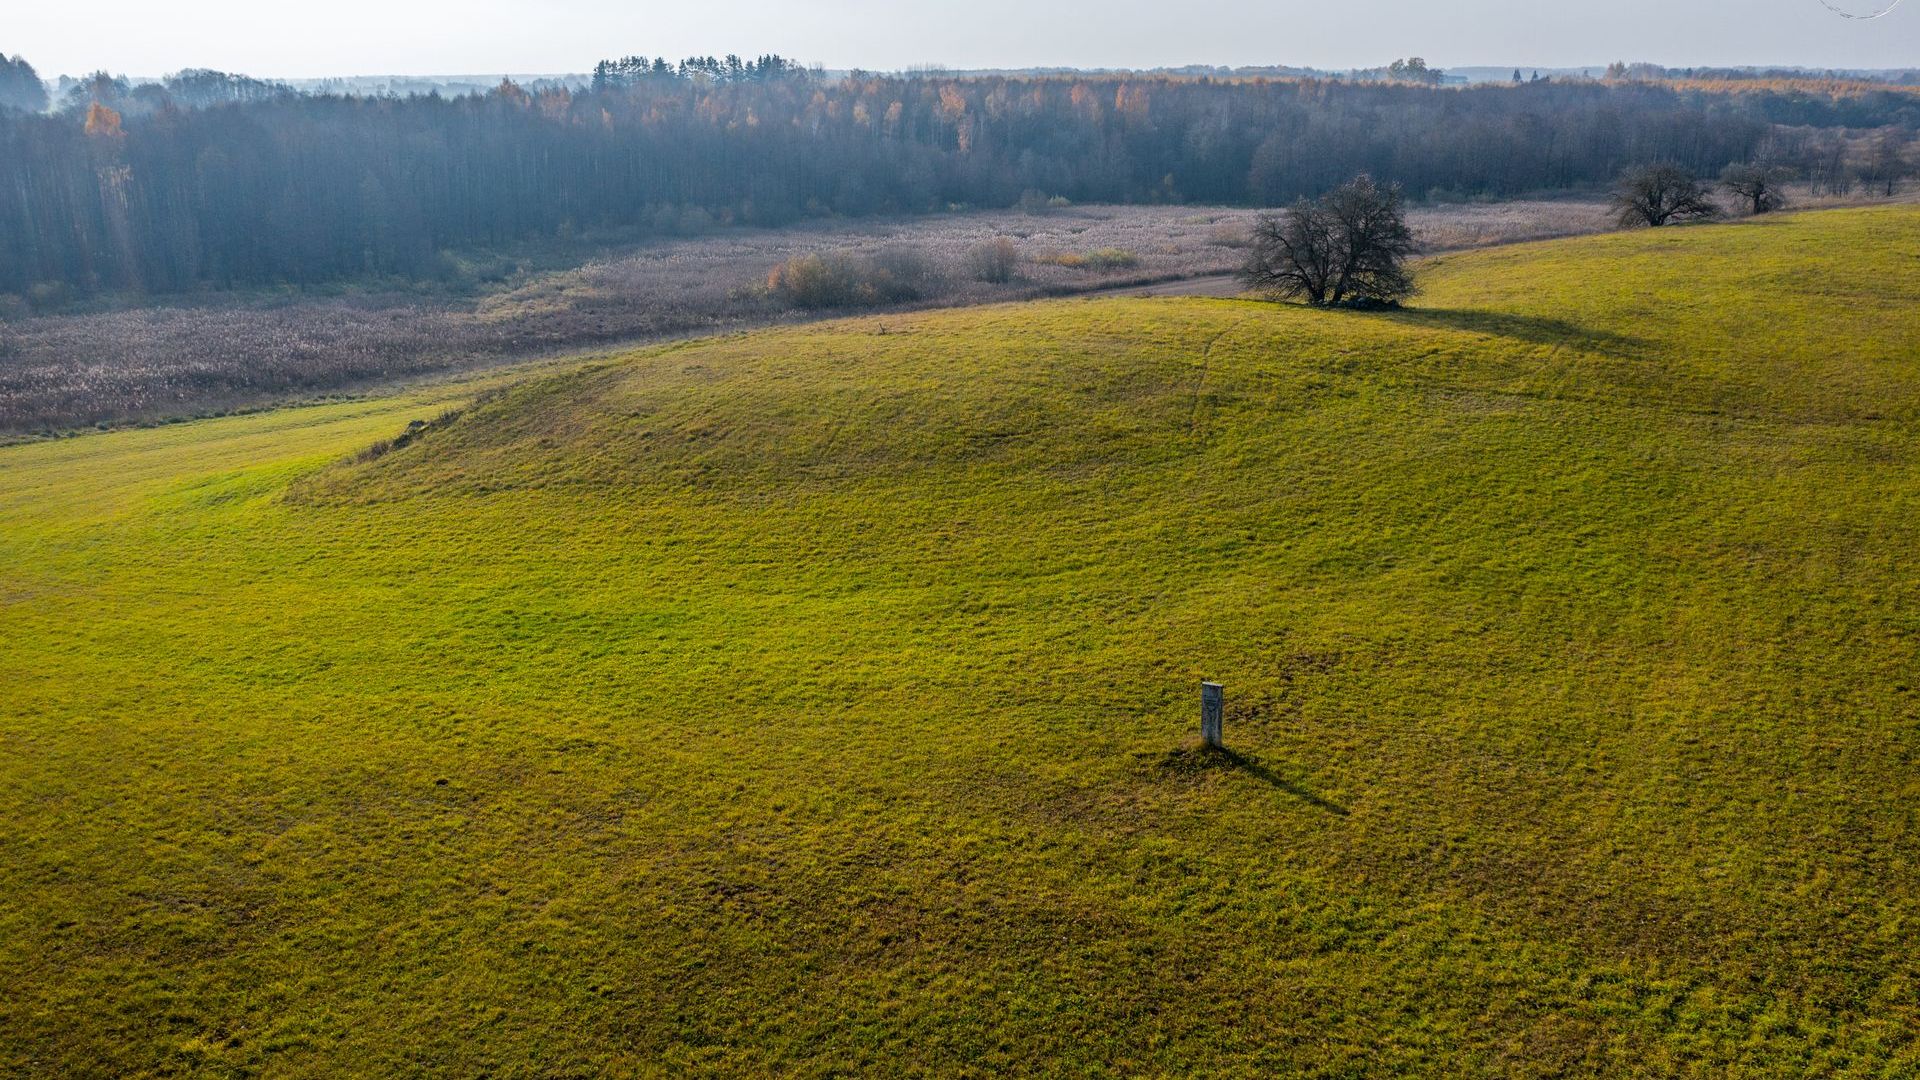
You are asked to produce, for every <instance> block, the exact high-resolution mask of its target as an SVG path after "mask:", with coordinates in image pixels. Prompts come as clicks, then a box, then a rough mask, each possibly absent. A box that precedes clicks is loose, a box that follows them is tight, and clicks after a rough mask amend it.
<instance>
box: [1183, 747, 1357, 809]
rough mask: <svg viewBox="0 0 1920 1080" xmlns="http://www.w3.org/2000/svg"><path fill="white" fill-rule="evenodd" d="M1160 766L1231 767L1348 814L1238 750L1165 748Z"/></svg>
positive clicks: (1319, 805) (1186, 770)
mask: <svg viewBox="0 0 1920 1080" xmlns="http://www.w3.org/2000/svg"><path fill="white" fill-rule="evenodd" d="M1160 767H1161V768H1163V769H1166V770H1169V771H1171V772H1177V773H1198V772H1205V771H1207V770H1209V769H1231V770H1233V771H1234V772H1239V773H1245V774H1246V775H1248V776H1251V777H1253V778H1254V779H1255V780H1258V781H1260V782H1261V783H1263V784H1265V785H1267V786H1268V787H1270V788H1273V789H1275V790H1277V791H1283V792H1285V793H1287V794H1288V795H1291V796H1293V797H1294V798H1296V799H1299V800H1300V801H1301V802H1304V803H1306V804H1307V805H1309V806H1312V807H1315V808H1316V809H1320V810H1325V811H1326V812H1327V813H1329V814H1335V815H1338V816H1340V817H1346V816H1347V814H1348V813H1349V811H1348V810H1347V808H1346V807H1344V806H1341V805H1340V804H1339V803H1337V802H1334V801H1332V800H1331V799H1325V798H1322V797H1321V796H1319V795H1316V794H1314V793H1313V792H1311V791H1309V790H1307V789H1306V788H1304V787H1301V786H1300V785H1299V784H1297V783H1295V782H1293V781H1292V780H1289V779H1287V778H1286V777H1284V776H1281V775H1280V774H1279V773H1277V772H1274V771H1273V770H1272V769H1270V768H1268V767H1267V766H1265V765H1263V764H1261V763H1260V760H1259V759H1258V758H1253V757H1248V756H1247V755H1245V754H1242V753H1241V752H1239V751H1238V750H1229V749H1226V748H1225V747H1220V748H1214V747H1206V746H1183V747H1181V748H1180V749H1178V750H1169V751H1167V753H1166V754H1165V755H1164V756H1162V757H1161V759H1160Z"/></svg>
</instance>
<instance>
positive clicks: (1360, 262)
mask: <svg viewBox="0 0 1920 1080" xmlns="http://www.w3.org/2000/svg"><path fill="white" fill-rule="evenodd" d="M1415 250H1416V245H1415V244H1414V240H1413V233H1412V231H1411V230H1409V229H1408V228H1407V220H1406V214H1405V213H1404V211H1403V210H1402V209H1401V196H1400V189H1399V187H1398V186H1388V187H1382V186H1380V185H1378V184H1376V183H1374V182H1373V178H1372V177H1370V176H1368V175H1366V174H1365V173H1362V174H1361V175H1359V176H1356V177H1354V178H1353V179H1352V180H1349V181H1347V182H1346V183H1344V184H1342V185H1340V186H1339V187H1337V188H1335V189H1334V190H1333V191H1331V192H1329V193H1327V194H1326V195H1325V196H1323V197H1322V198H1320V199H1319V200H1317V201H1313V202H1309V201H1307V200H1304V199H1303V200H1301V201H1299V202H1296V203H1294V204H1293V205H1292V206H1290V207H1288V208H1287V209H1286V210H1285V211H1283V212H1282V213H1280V214H1278V215H1274V214H1264V215H1262V216H1261V217H1260V219H1259V221H1258V222H1256V223H1255V225H1254V230H1253V249H1252V251H1251V252H1250V253H1249V254H1248V256H1247V262H1246V265H1245V266H1243V267H1242V268H1241V270H1240V280H1241V282H1242V283H1244V284H1245V285H1246V286H1247V287H1248V288H1249V289H1251V290H1253V291H1256V292H1261V293H1265V294H1267V295H1269V296H1272V297H1275V298H1278V299H1286V300H1297V299H1304V300H1306V301H1307V302H1308V303H1310V304H1343V303H1345V304H1350V303H1355V302H1362V303H1374V304H1396V303H1398V302H1400V301H1401V300H1403V299H1405V298H1407V297H1409V296H1412V295H1413V293H1414V283H1413V276H1412V274H1410V273H1409V272H1408V270H1407V259H1408V258H1410V257H1411V256H1412V255H1413V253H1414V251H1415Z"/></svg>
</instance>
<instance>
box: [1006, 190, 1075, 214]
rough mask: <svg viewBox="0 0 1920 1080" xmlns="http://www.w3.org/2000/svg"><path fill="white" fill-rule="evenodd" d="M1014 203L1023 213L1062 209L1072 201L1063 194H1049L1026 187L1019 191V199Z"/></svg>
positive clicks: (1039, 212) (1040, 212) (1042, 212)
mask: <svg viewBox="0 0 1920 1080" xmlns="http://www.w3.org/2000/svg"><path fill="white" fill-rule="evenodd" d="M1014 205H1015V206H1017V207H1018V208H1019V210H1020V212H1021V213H1023V214H1044V213H1046V212H1047V211H1049V210H1064V209H1066V208H1067V207H1069V206H1072V205H1073V203H1072V202H1070V201H1069V200H1068V199H1067V198H1066V196H1064V195H1051V196H1050V195H1048V194H1047V193H1046V192H1044V191H1036V190H1034V189H1033V188H1028V189H1027V190H1025V191H1023V192H1021V193H1020V201H1019V202H1018V203H1016V204H1014Z"/></svg>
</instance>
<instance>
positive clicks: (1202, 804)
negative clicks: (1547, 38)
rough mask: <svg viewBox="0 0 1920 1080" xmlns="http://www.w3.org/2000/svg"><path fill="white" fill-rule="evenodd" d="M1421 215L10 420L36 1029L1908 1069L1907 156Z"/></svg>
mask: <svg viewBox="0 0 1920 1080" xmlns="http://www.w3.org/2000/svg"><path fill="white" fill-rule="evenodd" d="M1424 280H1425V284H1426V292H1425V294H1424V295H1423V296H1422V297H1421V298H1420V300H1419V301H1418V303H1417V307H1416V308H1414V309H1412V310H1408V311H1405V312H1400V313H1391V314H1355V313H1337V312H1319V311H1310V310H1305V309H1300V308H1288V307H1279V306H1273V305H1262V304H1257V303H1251V302H1243V301H1230V300H1208V299H1178V300H1098V301H1057V302H1047V303H1041V304H1032V305H1016V306H1003V307H986V308H977V309H969V310H963V311H951V312H940V313H928V314H917V315H910V316H886V317H875V318H866V319H860V320H852V321H845V322H837V323H826V324H819V325H815V326H809V327H801V328H794V329H786V330H778V331H770V332H766V333H761V334H753V335H742V336H735V337H727V338H720V339H714V340H709V341H703V342H696V343H687V344H682V345H677V346H668V347H660V348H654V349H650V350H646V351H641V352H637V353H633V354H631V355H627V356H622V357H619V358H617V359H602V360H597V361H585V362H581V363H579V364H577V365H574V366H571V367H567V368H565V369H562V370H558V371H556V372H555V373H554V374H552V375H550V376H548V377H543V378H538V379H533V380H531V381H525V382H521V383H517V384H513V385H511V386H507V385H506V384H505V383H503V382H500V381H499V380H498V379H496V382H495V383H492V384H480V383H474V384H450V385H446V386H441V387H437V388H429V389H424V390H419V391H414V392H412V396H406V397H397V398H386V399H378V400H371V401H366V402H359V403H348V404H334V405H327V406H320V407H313V408H306V409H291V410H284V411H279V412H271V413H262V414H256V415H251V416H238V417H229V418H222V419H215V420H208V421H201V422H195V423H190V424H181V425H174V426H170V427H164V428H157V429H151V430H133V431H123V432H116V433H111V434H105V435H96V436H87V437H82V438H77V439H68V440H60V441H53V442H42V443H34V444H26V445H19V446H13V447H8V448H4V449H0V638H3V639H4V641H5V644H6V647H5V649H4V650H0V688H4V698H3V699H0V823H4V825H5V828H4V829H0V985H3V986H4V987H5V990H6V992H5V993H0V1033H4V1037H0V1071H4V1072H6V1073H10V1074H15V1075H49V1076H51V1075H70V1076H96V1075H97V1076H109V1075H111V1076H147V1075H155V1076H157V1075H213V1076H229V1075H256V1074H257V1075H270V1076H297V1075H314V1076H343V1075H425V1074H437V1075H461V1076H478V1075H492V1076H502V1077H505V1076H586V1075H607V1076H628V1075H658V1074H683V1073H689V1072H713V1073H730V1074H765V1073H772V1072H783V1073H792V1074H798V1075H829V1074H836V1073H844V1072H853V1071H867V1072H882V1073H889V1074H893V1073H915V1072H919V1073H926V1074H938V1075H966V1074H973V1075H992V1074H998V1073H1055V1074H1062V1075H1088V1074H1112V1075H1152V1074H1169V1075H1171V1074H1193V1073H1205V1074H1211V1075H1274V1074H1281V1075H1293V1074H1299V1075H1315V1076H1362V1075H1400V1074H1434V1075H1467V1074H1479V1075H1512V1076H1541V1075H1588V1074H1610V1075H1636V1074H1638V1075H1700V1076H1726V1075H1755V1076H1760V1075H1768V1076H1771V1075H1795V1074H1799V1075H1805V1074H1819V1075H1855V1076H1883V1075H1913V1074H1914V1073H1915V1072H1917V1071H1920V1039H1917V1037H1916V1032H1920V1001H1917V999H1916V995H1917V994H1920V948H1917V946H1920V877H1917V876H1916V875H1915V872H1914V868H1915V866H1916V865H1917V864H1920V820H1916V819H1917V818H1920V770H1916V756H1920V566H1917V565H1916V554H1915V553H1916V552H1920V210H1916V209H1915V208H1911V207H1907V208H1891V209H1881V210H1862V211H1832V212H1823V213H1818V214H1805V215H1799V216H1794V217H1786V218H1782V219H1780V220H1777V221H1772V222H1766V223H1755V224H1744V225H1737V226H1715V227H1702V228H1687V229H1668V230H1658V231H1651V232H1640V233H1629V234H1617V235H1611V236H1604V237H1593V238H1586V239H1580V240H1571V241H1559V242H1553V243H1547V244H1538V245H1530V246H1521V247H1512V248H1503V249H1498V250H1494V251H1488V252H1480V253H1473V254H1464V255H1457V256H1450V257H1447V258H1444V259H1440V260H1437V261H1434V262H1432V263H1430V264H1429V265H1428V266H1427V267H1426V270H1425V275H1424ZM503 387H504V389H503ZM483 390H487V391H491V392H489V393H487V394H484V395H481V394H480V392H481V391H483ZM476 396H479V397H481V400H479V401H477V402H474V403H471V404H469V400H470V399H473V398H475V397H476ZM450 408H463V409H464V412H462V414H461V415H460V416H459V417H458V418H457V419H453V420H451V421H448V422H444V423H436V424H433V425H432V426H430V427H429V428H428V429H427V430H426V431H425V432H424V433H422V434H419V435H418V436H417V437H415V438H414V439H413V440H412V441H411V442H410V444H409V445H406V446H404V447H401V448H399V449H396V450H393V451H391V452H388V453H386V454H384V455H381V456H378V457H371V456H369V455H360V457H361V459H360V460H355V457H356V454H358V453H359V452H360V451H362V450H364V449H365V448H366V447H368V446H370V445H372V444H374V443H375V442H376V441H378V440H381V439H385V438H389V437H392V436H394V435H397V434H398V433H399V432H400V431H401V430H402V429H403V428H404V427H405V425H406V424H407V422H408V421H410V420H415V419H418V420H425V421H432V420H434V419H435V418H436V417H438V416H440V415H441V414H442V413H443V412H445V411H446V410H448V409H450ZM1203 677H1208V678H1215V679H1219V680H1221V681H1223V682H1225V683H1226V684H1227V693H1228V721H1227V739H1228V742H1229V744H1230V746H1231V748H1232V752H1231V753H1230V754H1228V755H1224V756H1215V755H1209V754H1205V753H1202V752H1200V751H1199V750H1198V749H1197V748H1196V747H1195V745H1194V741H1193V736H1194V732H1195V728H1196V722H1197V711H1198V701H1197V699H1198V688H1197V687H1196V686H1195V683H1197V682H1198V681H1199V680H1200V679H1201V678H1203Z"/></svg>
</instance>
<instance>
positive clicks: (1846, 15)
mask: <svg viewBox="0 0 1920 1080" xmlns="http://www.w3.org/2000/svg"><path fill="white" fill-rule="evenodd" d="M1902 2H1903V0H1893V3H1891V4H1888V5H1887V6H1886V7H1884V8H1881V9H1880V10H1879V11H1876V12H1874V13H1873V14H1871V15H1855V14H1854V13H1853V12H1851V11H1847V10H1844V9H1842V8H1838V7H1835V6H1834V5H1833V3H1832V0H1820V6H1821V7H1823V8H1826V9H1827V10H1828V11H1831V12H1833V13H1834V14H1835V15H1838V16H1840V17H1841V18H1843V19H1863V20H1864V19H1878V18H1882V17H1884V16H1887V15H1891V14H1893V9H1894V8H1897V7H1899V6H1900V5H1901V3H1902Z"/></svg>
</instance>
